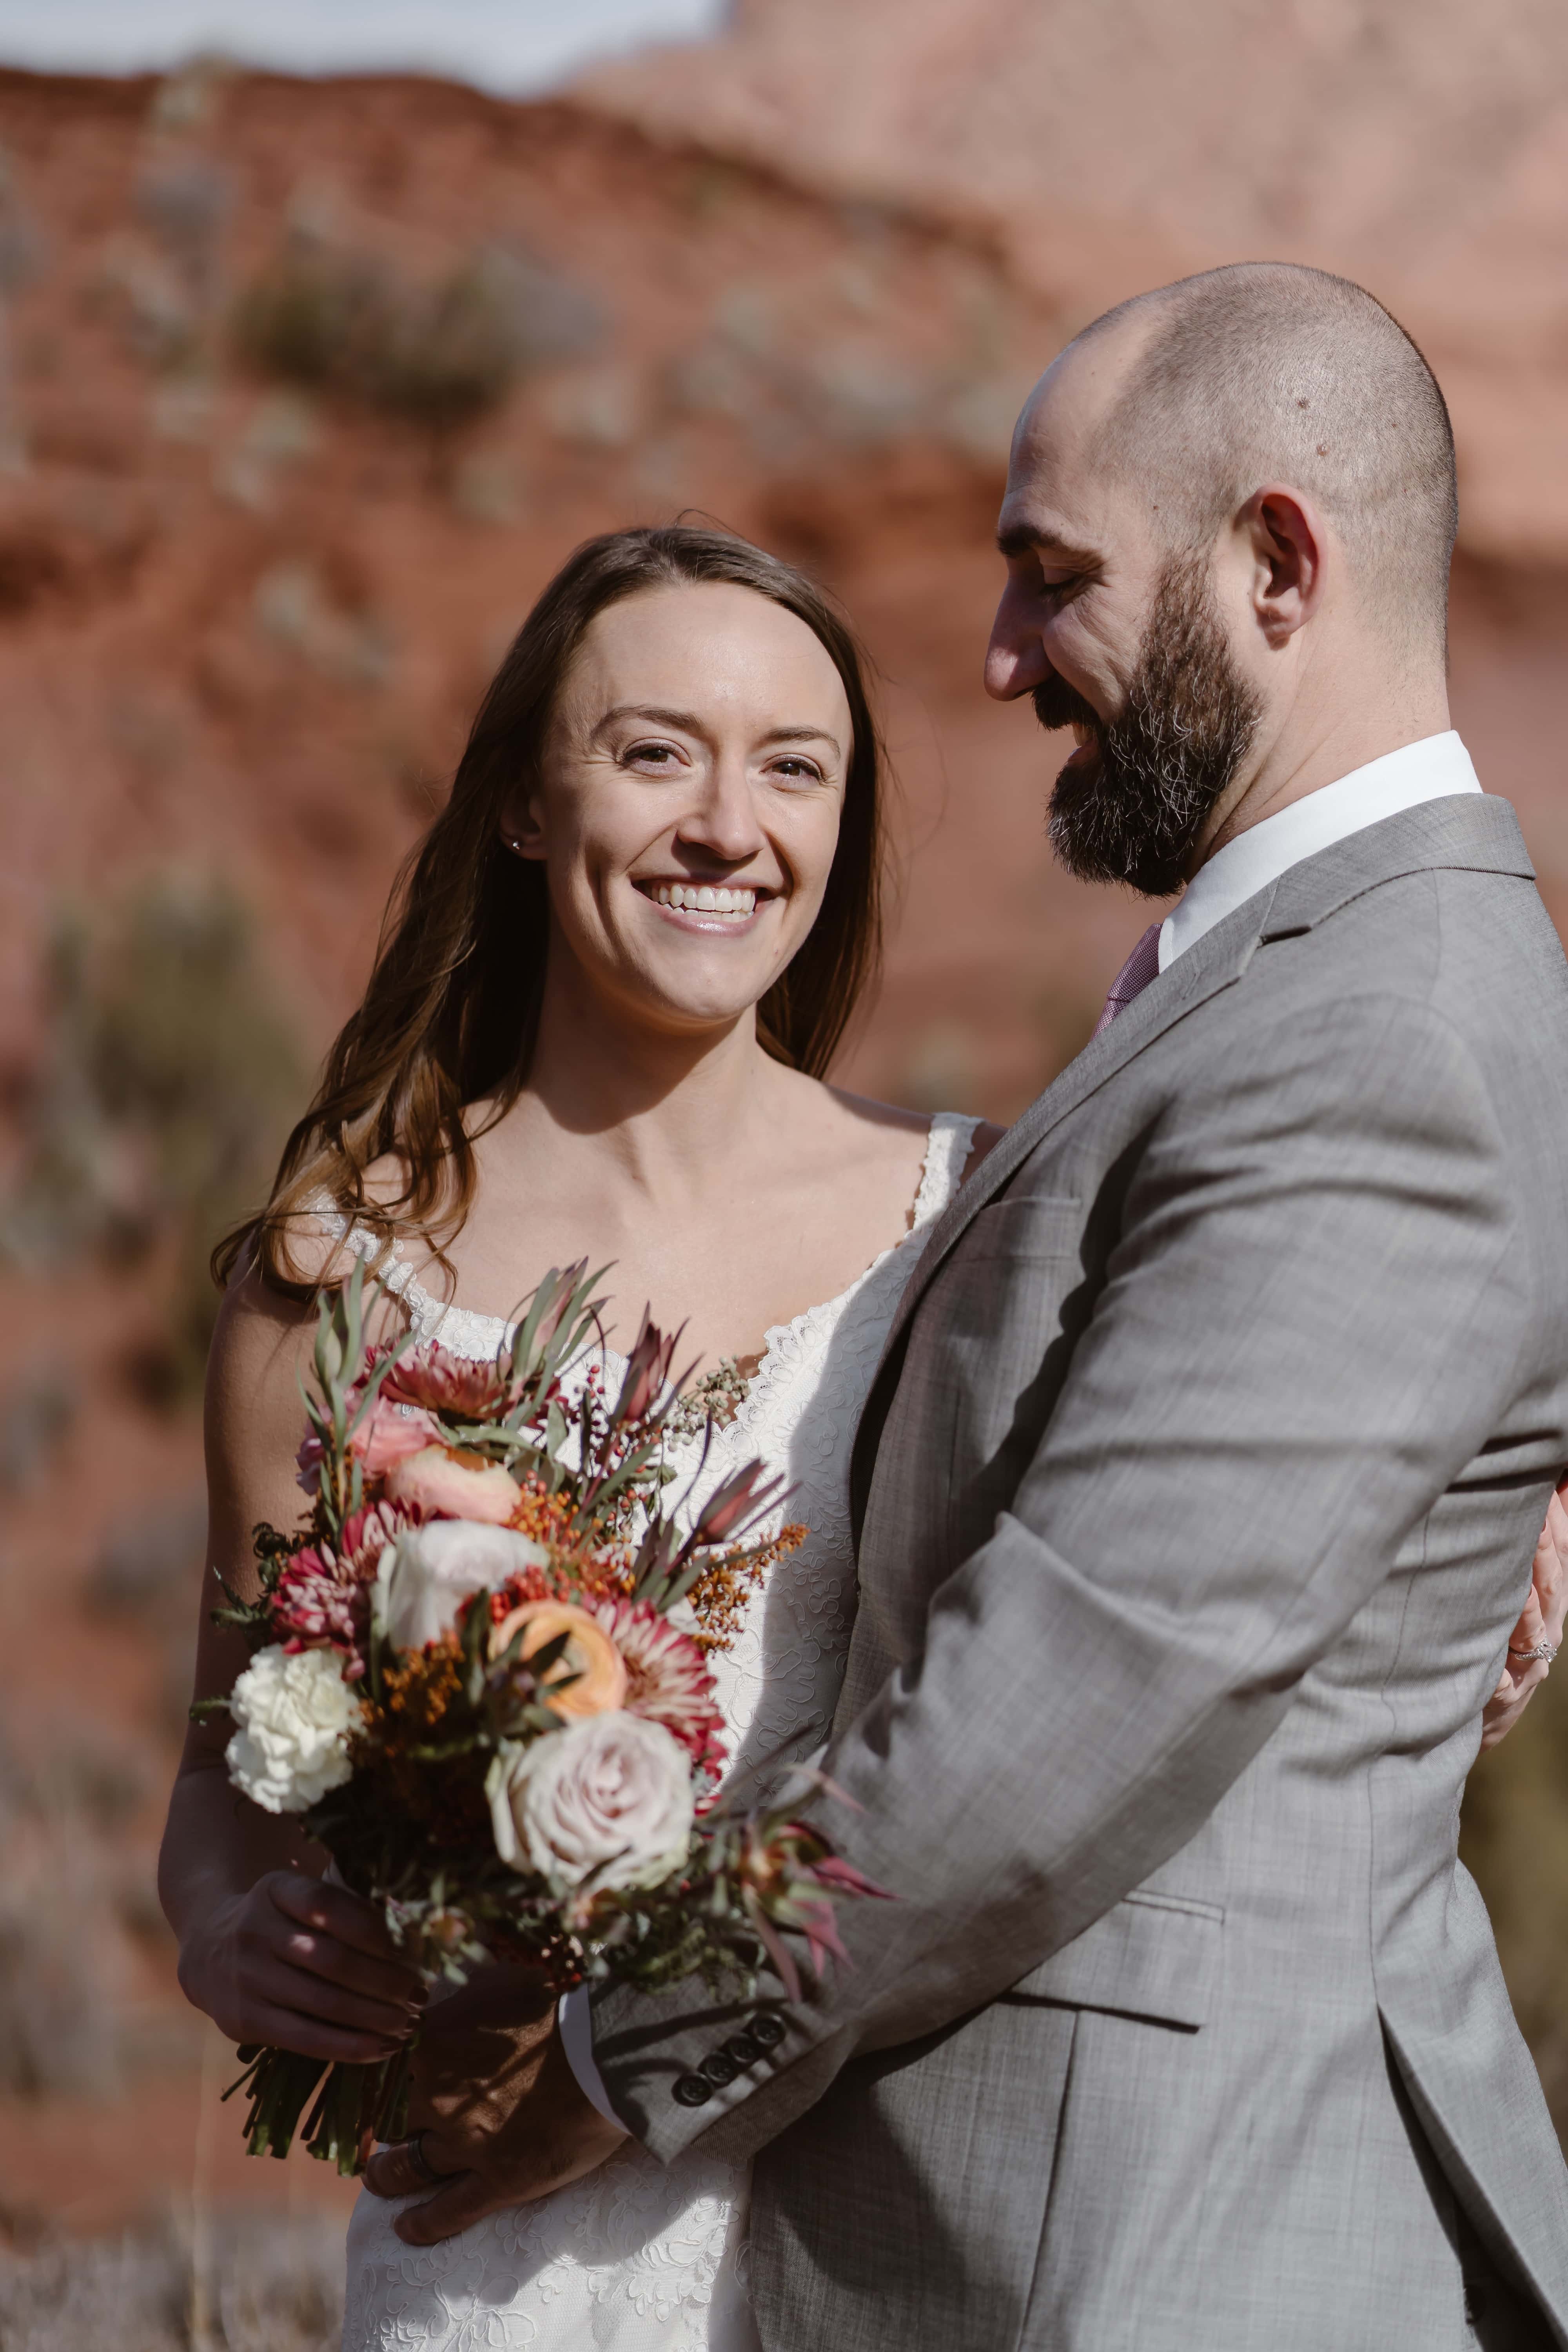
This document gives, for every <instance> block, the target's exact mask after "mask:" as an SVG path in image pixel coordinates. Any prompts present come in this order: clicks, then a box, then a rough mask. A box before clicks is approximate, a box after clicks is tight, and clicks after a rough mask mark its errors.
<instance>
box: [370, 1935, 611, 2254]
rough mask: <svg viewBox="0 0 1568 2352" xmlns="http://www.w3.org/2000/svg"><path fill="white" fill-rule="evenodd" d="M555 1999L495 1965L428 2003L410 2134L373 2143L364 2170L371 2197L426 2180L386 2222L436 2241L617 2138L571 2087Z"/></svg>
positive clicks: (592, 2157) (534, 1981)
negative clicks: (413, 2201) (412, 2200)
mask: <svg viewBox="0 0 1568 2352" xmlns="http://www.w3.org/2000/svg"><path fill="white" fill-rule="evenodd" d="M555 2007H556V2000H555V1995H554V1994H553V1993H552V1991H550V1990H548V1988H547V1987H545V1985H544V1984H543V1982H542V1979H540V1978H539V1976H538V1975H537V1974H535V1972H534V1971H533V1970H531V1969H513V1968H504V1969H503V1968H494V1969H484V1970H482V1971H481V1972H480V1973H479V1975H478V1976H477V1977H475V1978H474V1979H473V1980H472V1981H471V1982H470V1983H469V1984H467V1985H465V1986H464V1988H463V1990H461V1991H460V1992H458V1993H454V1994H453V1995H452V1997H451V1999H450V2000H442V2001H437V2003H436V2004H435V2005H434V2007H433V2008H432V2009H431V2010H430V2011H428V2012H427V2014H426V2020H425V2022H424V2024H423V2026H422V2027H421V2029H420V2035H419V2044H418V2049H417V2051H416V2057H415V2068H414V2085H413V2091H412V2095H411V2097H410V2100H409V2107H408V2123H409V2137H408V2138H407V2139H405V2140H400V2141H399V2142H398V2143H397V2145H396V2146H395V2147H385V2148H382V2149H380V2150H379V2151H378V2152H377V2153H376V2154H375V2155H374V2156H373V2157H372V2158H371V2160H370V2162H369V2164H368V2165H367V2166H366V2168H365V2175H364V2183H365V2187H366V2188H367V2189H371V2190H373V2191H374V2194H375V2195H376V2196H377V2197H410V2196H417V2195H418V2194H419V2192H420V2191H421V2190H422V2189H428V2190H429V2191H430V2194H429V2195H428V2196H427V2197H426V2199H425V2200H424V2202H423V2203H422V2204H419V2205H411V2206H410V2207H409V2208H408V2210H407V2211H406V2212H404V2213H400V2214H399V2215H398V2217H397V2220H396V2221H395V2223H394V2224H393V2226H394V2228H395V2230H396V2231H397V2234H398V2236H399V2237H400V2238H402V2239H403V2240H404V2242H405V2243H406V2244H408V2245H411V2246H429V2245H434V2244H435V2243H436V2242H437V2241H438V2240H439V2239H442V2238H451V2237H455V2236H456V2235H457V2234H458V2231H460V2230H466V2229H468V2227H469V2225H470V2224H471V2223H472V2222H475V2221H482V2220H483V2219H484V2217H485V2215H486V2214H487V2213H497V2212H500V2211H502V2210H504V2209H505V2208H506V2207H507V2206H509V2205H525V2204H528V2203H529V2202H530V2201H531V2200H532V2199H534V2198H536V2197H545V2196H548V2195H549V2193H550V2191H551V2190H552V2189H563V2188H564V2187H565V2186H566V2184H567V2182H568V2181H572V2180H579V2179H582V2177H583V2175H584V2173H585V2172H592V2171H594V2170H595V2168H597V2167H598V2166H599V2165H601V2164H603V2162H604V2161H605V2158H606V2157H607V2156H609V2155H611V2154H613V2152H614V2151H615V2149H616V2148H617V2147H620V2145H621V2143H622V2141H623V2140H624V2139H625V2137H626V2134H625V2133H624V2132H623V2131H621V2130H620V2129H619V2127H618V2126H616V2125H613V2124H609V2123H606V2122H605V2118H604V2116H601V2115H600V2113H599V2112H598V2109H597V2108H596V2107H595V2105H593V2103H592V2102H591V2100H589V2099H588V2098H587V2097H586V2096H585V2095H584V2093H583V2092H582V2091H581V2090H580V2089H579V2088H578V2085H577V2081H576V2077H575V2076H574V2074H573V2072H572V2069H571V2066H570V2065H569V2063H567V2058H566V2053H565V2051H564V2050H563V2048H562V2045H561V2036H560V2034H559V2032H557V2031H556V2025H555ZM433 2175H438V2176H439V2179H433V2178H432V2176H433Z"/></svg>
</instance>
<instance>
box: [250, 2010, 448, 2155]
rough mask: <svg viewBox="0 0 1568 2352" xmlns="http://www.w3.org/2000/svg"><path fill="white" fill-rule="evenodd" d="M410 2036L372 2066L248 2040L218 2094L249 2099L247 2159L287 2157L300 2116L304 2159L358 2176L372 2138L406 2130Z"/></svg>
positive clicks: (389, 2137) (398, 2136)
mask: <svg viewBox="0 0 1568 2352" xmlns="http://www.w3.org/2000/svg"><path fill="white" fill-rule="evenodd" d="M416 2039H417V2036H416V2035H410V2037H409V2039H408V2040H407V2041H406V2042H405V2043H404V2044H403V2047H402V2048H401V2049H400V2050H398V2051H395V2053H394V2054H393V2055H392V2056H391V2057H390V2058H383V2059H381V2060H379V2061H378V2062H377V2063H376V2064H375V2065H374V2066H351V2065H344V2064H333V2065H328V2064H325V2063H323V2062H322V2061H321V2059H320V2058H305V2057H301V2056H300V2053H298V2052H297V2051H293V2050H276V2049H271V2048H267V2049H263V2048H260V2047H258V2044H257V2043H255V2042H247V2044H246V2045H245V2046H244V2047H243V2048H242V2049H241V2050H240V2052H239V2053H238V2055H239V2057H240V2059H241V2061H242V2062H243V2063H244V2066H245V2072H244V2074H241V2075H240V2076H239V2078H238V2080H237V2082H233V2083H231V2084H229V2086H228V2089H227V2090H226V2092H225V2093H224V2097H225V2098H226V2099H227V2098H232V2097H233V2095H234V2094H235V2092H236V2091H244V2092H245V2094H246V2095H247V2100H248V2102H249V2113H248V2114H247V2117H246V2123H245V2139H246V2147H247V2150H248V2152H249V2153H250V2154H251V2155H252V2156H287V2155H288V2153H289V2148H290V2147H291V2146H292V2145H293V2142H294V2137H295V2135H296V2133H298V2132H299V2131H300V2128H301V2126H300V2117H301V2116H305V2110H306V2107H307V2105H309V2104H310V2098H311V2094H312V2093H314V2094H315V2102H314V2105H310V2113H309V2115H308V2116H306V2119H305V2123H304V2126H303V2133H304V2141H305V2147H306V2150H307V2152H308V2154H310V2155H311V2156H313V2157H317V2158H320V2159H321V2162H322V2163H330V2164H335V2165H336V2166H337V2168H338V2170H339V2172H340V2173H342V2174H343V2175H345V2176H349V2175H352V2174H354V2173H358V2172H363V2169H364V2163H365V2155H366V2153H368V2150H369V2148H370V2147H371V2146H372V2145H373V2144H374V2142H375V2141H377V2140H394V2139H401V2138H402V2137H404V2134H405V2129H406V2127H407V2120H408V2088H409V2077H410V2074H411V2071H412V2066H413V2058H414V2044H415V2042H416Z"/></svg>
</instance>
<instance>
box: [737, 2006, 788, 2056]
mask: <svg viewBox="0 0 1568 2352" xmlns="http://www.w3.org/2000/svg"><path fill="white" fill-rule="evenodd" d="M746 2031H747V2032H748V2033H749V2034H750V2035H751V2038H752V2041H753V2042H761V2043H762V2045H763V2049H764V2050H776V2049H777V2048H778V2046H779V2043H780V2042H782V2041H783V2040H784V2020H783V2018H782V2017H773V2016H772V2015H771V2014H770V2013H769V2012H768V2011H766V2010H763V2011H762V2012H761V2014H760V2015H758V2016H756V2017H753V2018H752V2021H751V2024H750V2025H749V2026H748V2027H747V2029H746Z"/></svg>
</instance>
